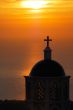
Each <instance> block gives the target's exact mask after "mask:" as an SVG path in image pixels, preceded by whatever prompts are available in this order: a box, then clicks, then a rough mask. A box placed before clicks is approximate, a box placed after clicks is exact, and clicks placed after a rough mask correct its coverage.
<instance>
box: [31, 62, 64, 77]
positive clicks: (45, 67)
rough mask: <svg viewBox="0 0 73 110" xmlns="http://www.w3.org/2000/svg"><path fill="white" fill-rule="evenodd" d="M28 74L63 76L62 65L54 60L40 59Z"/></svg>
mask: <svg viewBox="0 0 73 110" xmlns="http://www.w3.org/2000/svg"><path fill="white" fill-rule="evenodd" d="M30 76H41V77H43V76H44V77H57V76H65V72H64V69H63V68H62V66H61V65H60V64H59V63H57V62H56V61H54V60H42V61H39V62H38V63H37V64H35V65H34V67H33V68H32V70H31V72H30Z"/></svg>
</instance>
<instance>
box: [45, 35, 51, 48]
mask: <svg viewBox="0 0 73 110" xmlns="http://www.w3.org/2000/svg"><path fill="white" fill-rule="evenodd" d="M44 41H46V42H47V47H49V42H50V41H52V39H50V38H49V36H47V39H44Z"/></svg>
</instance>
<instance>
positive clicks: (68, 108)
mask: <svg viewBox="0 0 73 110" xmlns="http://www.w3.org/2000/svg"><path fill="white" fill-rule="evenodd" d="M44 41H47V46H46V48H45V49H44V60H41V61H39V62H38V63H37V64H35V66H34V67H33V68H32V70H31V72H30V74H29V76H26V77H25V81H26V100H25V101H18V100H14V101H8V100H6V101H0V110H73V102H72V101H70V99H69V79H70V76H66V75H65V72H64V69H63V67H62V66H61V65H60V64H59V63H58V62H56V61H54V60H52V57H51V56H52V55H51V49H50V47H49V41H52V40H51V39H49V37H47V39H45V40H44Z"/></svg>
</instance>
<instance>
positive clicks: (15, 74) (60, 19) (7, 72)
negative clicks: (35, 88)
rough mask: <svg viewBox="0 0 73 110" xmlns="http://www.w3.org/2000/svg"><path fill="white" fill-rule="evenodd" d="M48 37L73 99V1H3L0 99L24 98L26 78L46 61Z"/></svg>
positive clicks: (1, 6) (0, 21) (0, 43)
mask: <svg viewBox="0 0 73 110" xmlns="http://www.w3.org/2000/svg"><path fill="white" fill-rule="evenodd" d="M47 35H49V36H50V38H51V39H52V40H53V42H52V43H51V44H50V47H51V48H52V50H53V53H52V57H53V58H52V59H54V60H56V61H58V62H60V63H61V65H62V66H63V67H64V70H65V72H66V75H70V76H71V82H70V94H71V95H70V96H71V98H72V99H73V95H72V93H73V0H0V99H24V97H25V91H24V90H25V87H24V77H23V76H24V75H29V73H30V70H31V68H32V66H33V65H34V64H35V63H36V62H37V61H39V60H40V59H43V49H44V48H45V43H44V38H45V37H46V36H47Z"/></svg>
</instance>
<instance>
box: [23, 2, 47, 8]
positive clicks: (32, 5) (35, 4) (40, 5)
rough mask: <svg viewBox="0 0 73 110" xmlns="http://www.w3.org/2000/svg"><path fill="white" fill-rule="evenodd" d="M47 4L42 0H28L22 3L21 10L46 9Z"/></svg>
mask: <svg viewBox="0 0 73 110" xmlns="http://www.w3.org/2000/svg"><path fill="white" fill-rule="evenodd" d="M47 4H48V2H47V1H44V0H35V1H33V0H28V1H22V2H21V7H22V8H32V9H39V8H44V7H47Z"/></svg>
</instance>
